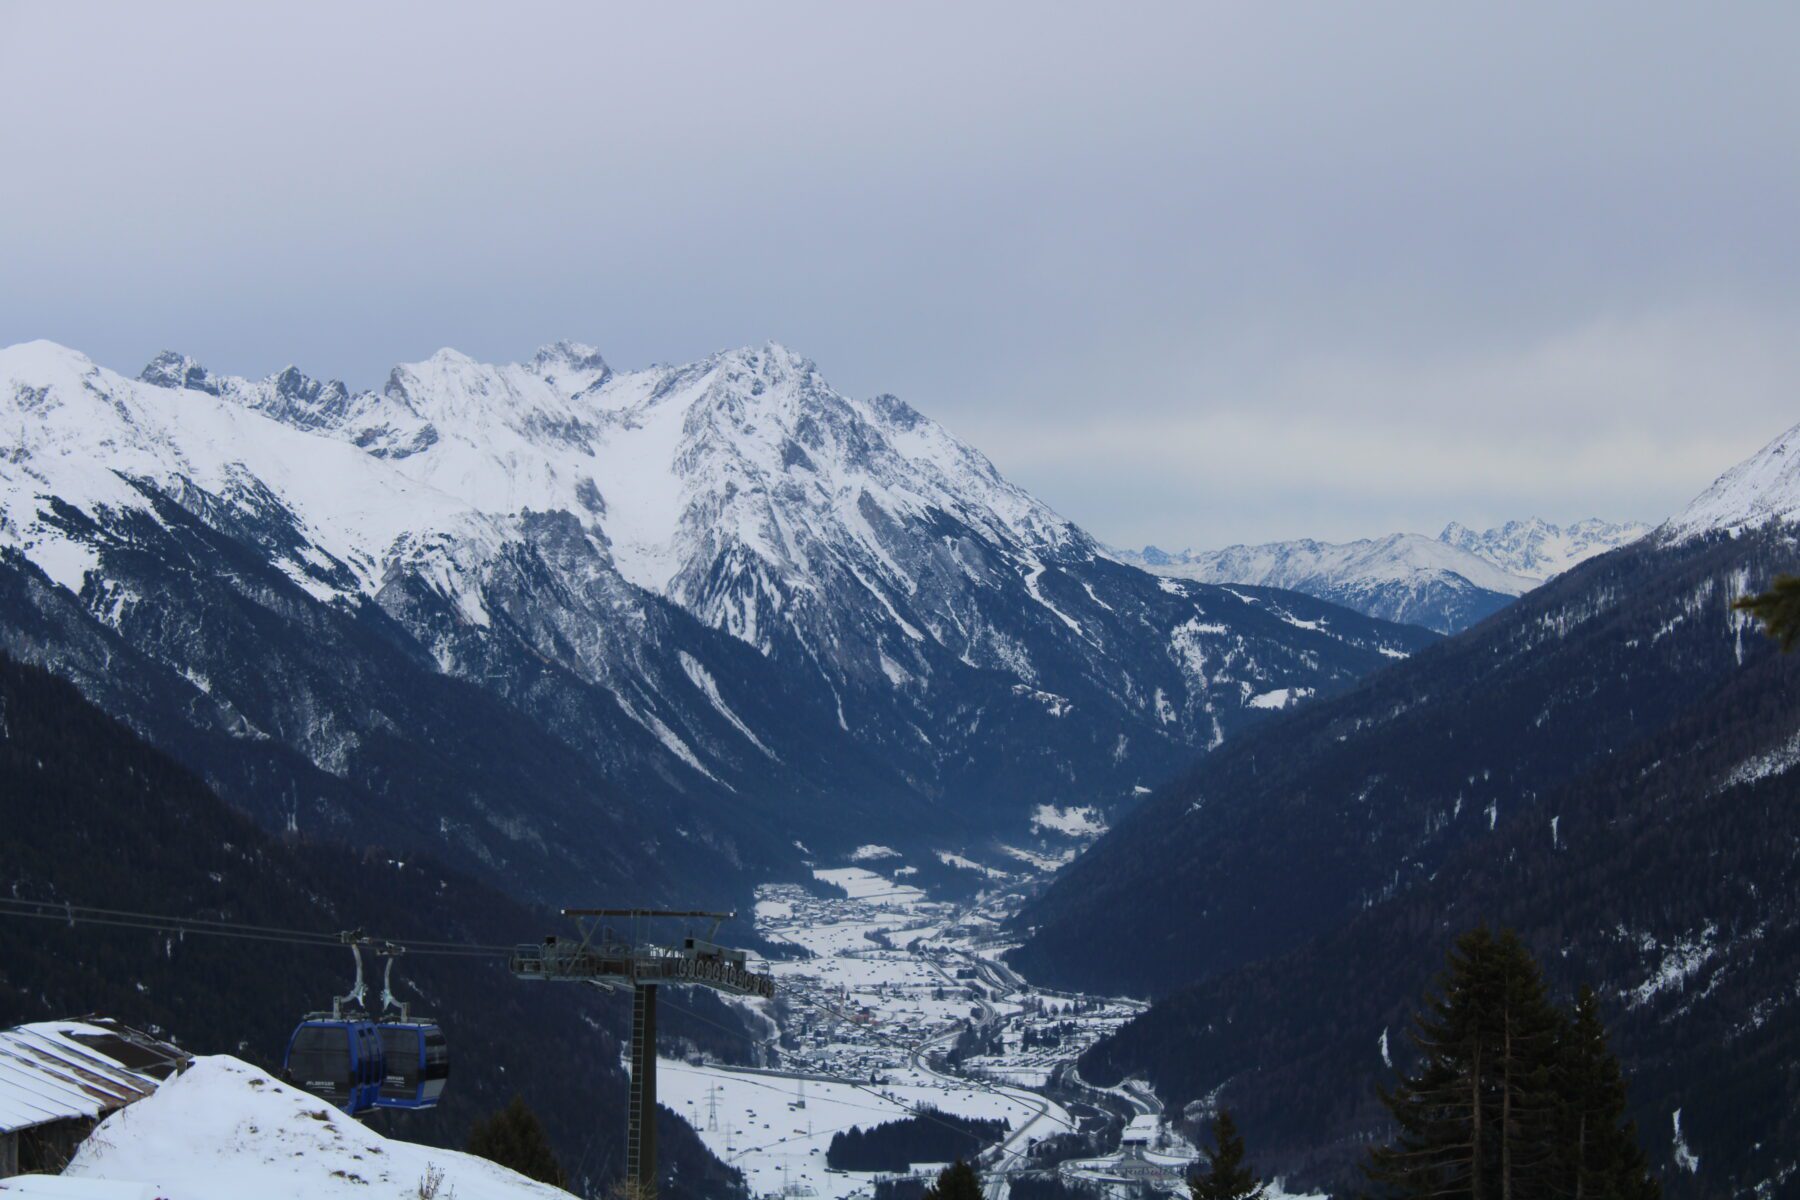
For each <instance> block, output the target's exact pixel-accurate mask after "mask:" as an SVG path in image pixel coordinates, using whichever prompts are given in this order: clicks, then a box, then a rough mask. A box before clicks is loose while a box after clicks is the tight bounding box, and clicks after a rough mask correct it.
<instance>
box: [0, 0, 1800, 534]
mask: <svg viewBox="0 0 1800 1200" xmlns="http://www.w3.org/2000/svg"><path fill="white" fill-rule="evenodd" d="M278 7H279V6H274V5H260V4H257V5H250V4H226V3H219V4H210V5H184V4H157V5H144V4H130V5H119V6H117V7H111V8H108V7H105V6H101V5H82V6H75V5H70V4H64V3H57V4H43V5H38V4H29V3H17V2H14V0H0V344H4V343H11V342H15V341H20V340H24V339H28V338H34V337H48V338H53V339H55V340H57V341H61V342H64V343H67V344H69V345H72V346H75V347H77V348H79V349H81V350H84V351H85V352H87V353H88V354H89V355H91V356H92V357H93V358H95V359H96V360H98V361H100V362H102V363H104V364H106V365H109V366H113V367H116V368H119V369H121V370H126V371H129V372H132V373H135V371H136V370H137V369H138V368H139V367H140V366H141V365H142V363H143V362H144V361H145V360H146V359H147V358H148V357H149V356H150V355H151V354H153V353H155V352H156V351H157V350H160V349H163V348H165V347H169V348H176V349H182V350H185V351H187V352H188V353H191V354H193V355H195V356H196V357H198V358H200V359H201V360H202V361H204V362H206V363H207V364H208V365H210V366H213V367H214V368H215V369H222V370H228V371H231V372H235V373H244V374H253V375H262V374H266V373H268V372H271V371H273V370H276V369H279V368H280V367H282V366H284V365H286V364H288V363H290V362H292V363H296V364H298V365H299V366H301V367H302V368H303V369H305V370H307V371H309V372H311V373H313V374H317V375H325V376H335V377H340V378H343V379H345V380H346V381H348V382H350V383H352V384H354V385H362V386H369V385H375V384H378V383H379V382H380V381H381V380H382V379H383V378H385V376H386V373H387V370H388V368H389V367H390V366H391V365H392V364H393V363H395V362H399V361H409V360H414V359H418V358H422V357H424V356H426V355H428V354H430V353H431V352H432V351H433V350H435V349H437V348H438V347H440V346H444V345H450V346H455V347H457V348H459V349H461V350H463V351H465V352H467V353H469V354H472V355H474V356H476V357H478V358H484V359H493V360H513V359H519V358H524V357H527V356H528V355H529V354H530V353H531V352H532V350H533V349H534V348H535V347H536V346H537V345H539V344H540V343H543V342H547V341H551V340H554V339H556V338H565V337H566V338H571V339H578V340H582V341H587V342H591V343H593V344H594V345H596V346H598V347H599V348H600V349H601V350H602V351H603V352H604V353H605V354H606V356H607V358H608V360H609V361H611V362H612V363H613V364H614V365H615V366H618V367H634V366H643V365H646V364H648V363H651V362H657V361H670V362H673V361H685V360H688V359H692V358H695V357H698V356H700V355H703V354H705V353H707V352H709V351H712V350H716V349H720V348H724V347H729V346H734V345H740V344H744V343H750V342H761V341H764V340H769V339H773V340H776V341H780V342H784V343H786V344H788V345H789V346H792V347H793V348H795V349H796V350H799V351H801V352H802V353H804V354H806V355H808V356H809V357H811V358H813V359H814V360H816V361H817V362H818V363H819V365H820V367H821V369H822V370H823V371H824V373H825V375H826V377H827V378H829V379H830V380H831V381H832V382H834V383H835V384H836V385H837V386H838V387H839V388H841V389H843V390H845V391H848V392H851V393H854V394H858V395H868V394H871V393H874V392H881V391H892V392H895V393H897V394H899V395H901V396H902V397H904V398H905V399H907V400H908V401H910V402H912V403H913V404H914V405H915V406H916V407H917V408H919V409H921V410H922V411H924V412H926V413H928V414H929V415H931V416H934V417H936V418H937V419H938V420H940V421H942V422H943V423H944V424H945V425H947V426H949V427H950V428H951V429H952V430H953V431H954V432H956V433H958V434H960V435H962V436H964V437H965V438H967V439H969V440H971V441H973V442H974V443H975V444H977V445H978V446H980V447H981V448H982V449H983V450H985V451H986V452H987V453H988V454H989V455H990V456H991V457H992V458H993V459H994V460H995V461H996V462H997V463H998V464H999V465H1000V467H1001V468H1002V470H1004V471H1005V472H1007V473H1008V474H1009V475H1010V476H1012V477H1013V478H1014V479H1015V480H1017V481H1018V482H1020V483H1022V484H1024V485H1025V486H1027V487H1029V488H1031V489H1032V490H1033V491H1035V492H1036V493H1038V494H1039V495H1040V496H1042V497H1043V498H1044V499H1045V500H1047V501H1048V502H1049V503H1051V504H1052V505H1053V506H1054V507H1056V508H1057V509H1058V510H1059V511H1061V512H1062V513H1064V514H1065V515H1067V516H1069V517H1071V518H1073V519H1075V520H1076V521H1078V522H1080V523H1081V524H1083V525H1085V526H1087V527H1088V528H1089V529H1090V530H1092V531H1093V532H1094V533H1096V534H1097V535H1098V536H1100V537H1102V538H1103V539H1105V540H1108V541H1112V542H1115V543H1118V544H1130V545H1137V544H1141V543H1143V542H1145V541H1155V542H1157V543H1159V544H1162V545H1165V546H1182V545H1193V546H1199V547H1205V546H1215V545H1222V544H1225V543H1228V542H1233V541H1253V540H1266V539H1274V538H1283V537H1295V536H1313V537H1322V538H1347V537H1355V536H1365V535H1373V534H1379V533H1383V532H1387V531H1390V530H1393V529H1412V530H1417V531H1420V532H1425V533H1434V534H1435V533H1436V532H1437V531H1438V529H1439V528H1441V526H1442V525H1443V524H1444V522H1445V521H1447V520H1450V519H1457V520H1461V521H1463V522H1465V523H1467V524H1476V525H1480V524H1487V523H1492V522H1497V521H1500V520H1504V519H1506V518H1508V517H1513V516H1526V515H1531V514H1540V515H1542V516H1545V517H1547V518H1550V519H1552V520H1569V519H1574V518H1579V517H1583V516H1589V515H1600V516H1605V517H1611V518H1628V517H1629V518H1638V519H1645V520H1656V519H1660V518H1661V517H1663V516H1665V515H1667V514H1668V513H1669V512H1670V511H1672V510H1674V509H1676V508H1679V507H1680V506H1681V505H1682V504H1683V503H1685V502H1686V500H1687V499H1688V498H1690V497H1691V496H1692V495H1693V494H1694V493H1695V492H1697V491H1699V490H1700V489H1701V488H1703V487H1704V486H1705V485H1706V484H1707V483H1709V482H1710V481H1711V480H1712V478H1713V477H1714V476H1715V475H1717V474H1718V473H1719V472H1720V471H1721V470H1723V469H1724V468H1725V467H1727V466H1729V465H1730V464H1731V463H1733V462H1734V461H1736V460H1737V459H1739V458H1741V457H1743V456H1744V455H1745V454H1747V453H1749V452H1751V451H1753V450H1754V449H1755V448H1756V447H1758V446H1760V445H1761V444H1762V443H1764V442H1765V441H1767V440H1768V439H1769V438H1771V437H1772V436H1773V435H1774V434H1775V433H1777V432H1778V431H1780V430H1781V429H1783V428H1785V427H1787V426H1789V425H1791V424H1793V423H1795V422H1796V421H1800V70H1797V69H1796V67H1795V62H1796V50H1797V48H1800V6H1794V5H1780V4H1768V5H1740V6H1731V7H1713V6H1705V5H1693V4H1688V5H1681V6H1674V7H1669V8H1662V7H1660V6H1657V5H1649V4H1643V3H1633V4H1628V5H1620V6H1617V7H1607V6H1601V5H1580V6H1575V5H1566V4H1555V5H1543V6H1540V7H1533V6H1529V5H1520V4H1500V5H1493V6H1491V7H1486V6H1476V5H1470V4H1453V5H1451V4H1438V3H1432V4H1419V5H1405V6H1385V5H1377V4H1370V3H1356V4H1320V5H1315V6H1306V5H1271V4H1263V3H1254V4H1252V3H1246V4H1242V5H1236V6H1209V5H1201V4H1192V3H1189V4H1180V5H1170V6H1161V5H1143V6H1126V5H1119V4H1094V5H1091V6H1085V7H1080V8H1078V7H1075V6H1062V5H1047V4H1044V3H1033V4H1018V5H1002V4H992V5H979V4H970V3H957V4H949V5H943V6H933V5H927V4H917V3H914V4H907V5H872V4H822V5H816V6H815V5H795V4H745V3H732V4H726V5H719V6H706V5H696V4H679V5H643V4H634V5H629V6H627V5H619V6H616V7H601V6H597V5H593V4H581V5H568V6H562V7H559V6H555V5H550V4H534V5H484V6H468V7H459V6H456V5H452V4H446V3H432V4H429V5H420V6H418V7H414V8H407V7H405V6H402V5H396V4H380V5H368V4H348V3H346V4H328V3H325V4H321V3H308V4H294V5H290V6H286V8H285V11H280V12H278V11H274V10H276V9H277V8H278Z"/></svg>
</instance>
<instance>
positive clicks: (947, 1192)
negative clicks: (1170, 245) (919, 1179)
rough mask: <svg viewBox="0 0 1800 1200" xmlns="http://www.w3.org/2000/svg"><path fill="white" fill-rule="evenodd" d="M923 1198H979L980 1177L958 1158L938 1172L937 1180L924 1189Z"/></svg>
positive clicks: (953, 1199)
mask: <svg viewBox="0 0 1800 1200" xmlns="http://www.w3.org/2000/svg"><path fill="white" fill-rule="evenodd" d="M925 1200H981V1179H980V1177H978V1176H977V1175H976V1174H975V1168H974V1167H971V1166H970V1165H969V1164H968V1163H966V1162H964V1161H963V1160H962V1159H960V1158H959V1159H957V1160H956V1161H955V1162H953V1163H951V1164H950V1165H949V1166H947V1167H945V1168H944V1169H943V1170H942V1171H939V1172H938V1177H937V1182H936V1183H934V1184H932V1185H931V1186H930V1187H928V1188H926V1189H925Z"/></svg>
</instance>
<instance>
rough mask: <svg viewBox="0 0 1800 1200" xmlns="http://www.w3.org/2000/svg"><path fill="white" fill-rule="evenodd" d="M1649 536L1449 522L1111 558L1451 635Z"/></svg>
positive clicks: (1627, 529) (1609, 526)
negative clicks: (1348, 537)
mask: <svg viewBox="0 0 1800 1200" xmlns="http://www.w3.org/2000/svg"><path fill="white" fill-rule="evenodd" d="M1648 530H1649V526H1647V525H1641V524H1636V523H1630V522H1627V523H1613V522H1607V521H1601V520H1598V519H1594V520H1587V521H1580V522H1577V523H1576V524H1573V525H1569V526H1567V527H1559V526H1556V525H1552V524H1550V523H1549V522H1548V521H1543V520H1539V519H1537V518H1533V519H1531V520H1529V521H1508V522H1507V523H1506V524H1505V525H1502V526H1500V527H1499V528H1496V529H1489V530H1486V531H1484V532H1481V533H1476V532H1475V531H1473V530H1470V529H1468V528H1465V527H1464V526H1462V525H1458V524H1456V523H1455V522H1451V523H1450V524H1449V525H1448V526H1446V527H1445V529H1444V531H1443V532H1442V533H1440V534H1439V535H1438V536H1437V537H1436V538H1428V537H1425V536H1424V535H1423V534H1417V533H1392V534H1388V535H1387V536H1386V537H1380V538H1363V539H1360V540H1358V541H1354V542H1341V543H1331V542H1318V541H1313V540H1312V539H1310V538H1307V539H1301V540H1298V541H1291V542H1270V543H1267V544H1264V545H1260V546H1243V545H1238V546H1227V547H1226V548H1225V549H1223V550H1205V551H1196V550H1181V551H1177V552H1170V551H1166V550H1160V549H1158V548H1157V547H1155V546H1145V547H1144V548H1143V549H1142V550H1136V551H1134V550H1116V551H1113V553H1114V555H1115V556H1116V557H1118V558H1119V559H1120V560H1121V561H1124V562H1129V563H1132V564H1133V565H1136V566H1141V567H1143V568H1144V569H1146V570H1149V571H1154V572H1156V573H1157V574H1159V575H1166V576H1170V577H1174V578H1180V579H1196V580H1200V581H1202V582H1205V583H1221V584H1223V583H1248V584H1258V585H1261V586H1264V587H1278V588H1290V589H1292V590H1294V591H1299V592H1305V593H1307V594H1308V595H1311V596H1318V597H1320V598H1321V599H1325V600H1330V601H1331V602H1333V603H1334V604H1342V605H1344V606H1345V607H1347V608H1353V609H1355V610H1356V611H1358V612H1361V613H1366V614H1367V615H1369V616H1373V617H1380V618H1381V619H1382V620H1386V621H1401V622H1405V623H1408V624H1413V625H1422V626H1424V627H1425V628H1427V629H1434V630H1437V631H1438V632H1440V633H1455V632H1456V631H1458V630H1460V629H1464V628H1466V627H1467V626H1469V625H1472V624H1474V623H1475V622H1476V621H1479V620H1481V619H1482V618H1484V617H1486V616H1488V615H1490V614H1492V613H1494V612H1497V611H1499V610H1500V609H1502V608H1504V607H1506V605H1508V604H1510V603H1511V602H1512V601H1513V600H1514V599H1516V598H1517V597H1519V596H1522V595H1524V594H1525V593H1526V592H1528V591H1530V590H1531V589H1532V588H1534V587H1536V586H1538V585H1539V584H1541V583H1542V582H1544V580H1545V579H1548V578H1550V577H1551V576H1553V575H1557V574H1560V573H1561V572H1563V571H1566V570H1568V569H1569V568H1570V567H1571V566H1574V565H1575V564H1576V563H1578V562H1581V561H1583V560H1585V559H1588V558H1591V557H1593V556H1594V555H1596V554H1600V553H1604V552H1605V551H1607V550H1611V549H1614V548H1615V547H1618V546H1622V545H1624V544H1626V543H1627V542H1631V541H1635V540H1636V539H1637V538H1639V537H1641V536H1643V534H1644V533H1646V532H1647V531H1648Z"/></svg>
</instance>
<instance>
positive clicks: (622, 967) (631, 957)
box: [510, 908, 775, 1200]
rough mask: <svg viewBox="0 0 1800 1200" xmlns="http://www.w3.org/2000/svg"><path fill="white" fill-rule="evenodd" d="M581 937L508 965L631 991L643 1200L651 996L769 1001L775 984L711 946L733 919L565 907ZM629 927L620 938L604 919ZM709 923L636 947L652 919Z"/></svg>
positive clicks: (629, 1174)
mask: <svg viewBox="0 0 1800 1200" xmlns="http://www.w3.org/2000/svg"><path fill="white" fill-rule="evenodd" d="M562 915H563V916H565V917H573V918H574V920H575V924H576V928H578V929H579V930H580V931H581V936H580V938H567V937H547V938H545V939H544V940H543V941H542V942H541V943H535V944H531V945H524V946H519V947H518V948H516V949H515V950H514V951H513V954H512V960H511V963H510V966H511V969H512V973H513V975H514V977H515V978H518V979H522V980H528V981H544V980H549V981H551V982H557V983H591V984H594V985H595V986H597V987H603V988H607V989H609V990H616V991H630V992H631V1098H630V1103H629V1104H628V1105H627V1118H626V1130H625V1175H626V1178H627V1179H629V1180H630V1181H631V1182H632V1184H633V1185H634V1186H635V1189H636V1192H635V1194H636V1195H637V1196H639V1197H642V1198H643V1200H653V1198H654V1197H655V1195H656V989H657V988H658V987H660V986H662V985H663V984H670V985H677V984H681V985H690V986H696V987H710V988H713V989H714V990H716V991H720V992H726V993H729V994H731V995H734V996H760V997H762V998H764V999H769V998H771V997H773V996H774V995H775V981H774V980H773V979H771V978H770V977H769V976H767V975H760V974H757V973H756V972H753V971H750V970H748V969H747V968H746V967H745V965H744V964H745V961H746V959H747V955H745V953H744V952H743V951H742V950H732V949H728V948H726V947H724V946H720V945H717V944H716V943H715V942H714V941H713V940H712V938H715V937H717V936H718V931H719V925H720V923H722V922H724V921H727V920H730V919H731V918H732V917H733V916H735V915H736V914H735V913H717V912H702V911H698V910H693V911H688V910H671V909H650V908H565V909H563V910H562ZM609 919H610V920H629V921H631V937H630V939H629V940H625V939H621V938H620V937H619V936H618V934H617V933H616V932H615V931H614V929H613V928H612V927H611V926H609V925H606V924H604V922H605V921H607V920H609ZM680 919H687V920H709V921H711V922H712V923H713V926H712V930H711V932H710V934H709V935H708V937H707V938H704V939H703V938H697V937H692V936H689V937H684V938H682V940H681V944H680V945H679V946H665V945H659V944H656V943H652V942H645V941H640V940H639V939H638V937H637V931H638V924H639V922H642V921H650V920H680Z"/></svg>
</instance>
